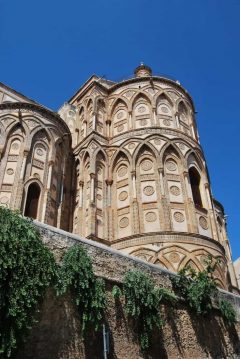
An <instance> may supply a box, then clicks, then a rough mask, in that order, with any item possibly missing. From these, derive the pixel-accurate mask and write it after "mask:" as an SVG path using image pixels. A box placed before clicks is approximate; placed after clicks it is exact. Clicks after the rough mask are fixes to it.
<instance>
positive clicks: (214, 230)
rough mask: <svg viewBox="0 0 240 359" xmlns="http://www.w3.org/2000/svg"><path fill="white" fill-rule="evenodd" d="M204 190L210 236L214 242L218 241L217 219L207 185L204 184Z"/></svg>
mask: <svg viewBox="0 0 240 359" xmlns="http://www.w3.org/2000/svg"><path fill="white" fill-rule="evenodd" d="M204 188H205V193H206V197H207V204H208V211H209V219H210V223H211V228H212V236H213V238H214V239H215V240H216V241H219V238H218V231H217V219H216V216H215V210H214V208H213V205H212V200H211V196H210V186H209V183H205V185H204Z"/></svg>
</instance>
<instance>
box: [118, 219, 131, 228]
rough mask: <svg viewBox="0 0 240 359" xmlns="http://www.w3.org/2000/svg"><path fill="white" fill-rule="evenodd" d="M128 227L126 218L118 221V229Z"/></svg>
mask: <svg viewBox="0 0 240 359" xmlns="http://www.w3.org/2000/svg"><path fill="white" fill-rule="evenodd" d="M128 225H129V219H128V217H123V218H121V219H120V221H119V227H121V228H126V227H127V226H128Z"/></svg>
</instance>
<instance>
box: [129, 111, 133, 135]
mask: <svg viewBox="0 0 240 359" xmlns="http://www.w3.org/2000/svg"><path fill="white" fill-rule="evenodd" d="M128 124H129V130H132V129H133V127H134V126H133V118H132V111H128Z"/></svg>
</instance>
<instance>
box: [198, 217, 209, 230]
mask: <svg viewBox="0 0 240 359" xmlns="http://www.w3.org/2000/svg"><path fill="white" fill-rule="evenodd" d="M199 224H200V226H201V227H202V228H203V229H205V230H206V229H208V222H207V220H206V218H205V217H203V216H201V217H199Z"/></svg>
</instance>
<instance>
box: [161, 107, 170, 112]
mask: <svg viewBox="0 0 240 359" xmlns="http://www.w3.org/2000/svg"><path fill="white" fill-rule="evenodd" d="M161 111H162V112H163V113H168V112H169V109H168V108H167V107H166V106H161Z"/></svg>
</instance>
